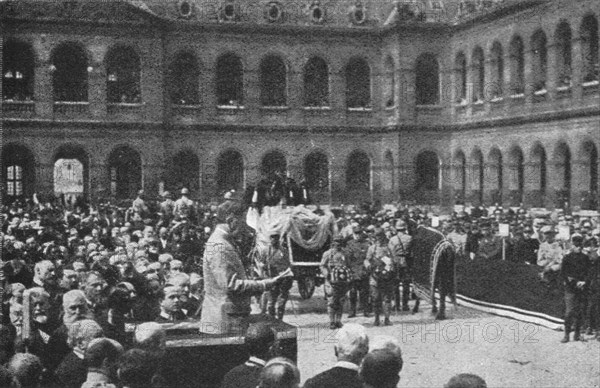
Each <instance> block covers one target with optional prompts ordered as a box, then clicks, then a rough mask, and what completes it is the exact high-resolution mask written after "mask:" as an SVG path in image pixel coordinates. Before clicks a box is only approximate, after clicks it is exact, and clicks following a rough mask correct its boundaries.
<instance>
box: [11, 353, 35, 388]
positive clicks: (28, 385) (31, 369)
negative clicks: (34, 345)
mask: <svg viewBox="0 0 600 388" xmlns="http://www.w3.org/2000/svg"><path fill="white" fill-rule="evenodd" d="M7 366H8V371H9V372H10V373H11V374H12V375H13V376H14V378H15V380H16V381H17V383H18V385H17V386H18V387H19V388H38V387H40V378H41V376H42V370H43V366H42V362H41V361H40V358H39V357H38V356H36V355H34V354H30V353H17V354H15V355H14V356H13V357H12V358H11V359H10V361H9V362H8V365H7Z"/></svg>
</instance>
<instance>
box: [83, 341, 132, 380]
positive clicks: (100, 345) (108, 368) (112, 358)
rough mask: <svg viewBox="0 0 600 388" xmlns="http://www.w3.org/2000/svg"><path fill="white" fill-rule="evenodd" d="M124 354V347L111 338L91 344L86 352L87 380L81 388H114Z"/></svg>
mask: <svg viewBox="0 0 600 388" xmlns="http://www.w3.org/2000/svg"><path fill="white" fill-rule="evenodd" d="M122 353H123V347H122V346H121V345H120V344H119V343H118V342H117V341H114V340H111V339H109V338H98V339H95V340H93V341H92V342H90V344H89V345H88V347H87V349H86V351H85V362H86V364H87V366H88V369H87V378H86V380H85V382H84V383H83V384H82V385H81V388H97V387H104V388H114V387H115V385H114V383H116V382H117V367H118V361H119V358H120V357H121V354H122Z"/></svg>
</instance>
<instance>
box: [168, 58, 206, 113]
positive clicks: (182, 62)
mask: <svg viewBox="0 0 600 388" xmlns="http://www.w3.org/2000/svg"><path fill="white" fill-rule="evenodd" d="M199 77H200V71H199V69H198V63H197V61H196V57H195V56H194V54H192V53H179V54H178V55H177V56H176V57H175V59H174V60H173V62H172V63H171V67H170V69H169V79H170V82H169V83H170V85H169V86H170V96H171V103H172V104H174V105H198V104H199V102H200V99H199V97H198V78H199Z"/></svg>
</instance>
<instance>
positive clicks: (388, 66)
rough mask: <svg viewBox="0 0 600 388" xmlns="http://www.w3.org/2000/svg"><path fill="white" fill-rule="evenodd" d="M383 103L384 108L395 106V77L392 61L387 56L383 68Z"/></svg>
mask: <svg viewBox="0 0 600 388" xmlns="http://www.w3.org/2000/svg"><path fill="white" fill-rule="evenodd" d="M383 72H384V75H383V76H384V79H383V101H384V102H385V107H386V108H391V107H393V106H395V105H396V77H395V66H394V59H393V58H392V57H390V56H388V57H387V58H386V59H385V64H384V68H383Z"/></svg>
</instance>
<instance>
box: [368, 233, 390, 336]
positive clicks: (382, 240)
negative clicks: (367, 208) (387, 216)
mask: <svg viewBox="0 0 600 388" xmlns="http://www.w3.org/2000/svg"><path fill="white" fill-rule="evenodd" d="M374 237H375V244H373V245H371V246H370V247H369V250H368V251H367V258H366V260H365V267H366V268H367V269H368V270H369V273H370V275H371V276H370V278H369V285H370V288H371V301H372V303H373V308H374V310H375V322H374V325H375V326H379V324H380V321H379V317H380V315H381V311H382V307H383V314H384V316H385V321H384V325H386V326H389V325H391V324H392V323H391V322H390V313H391V311H392V298H393V295H394V285H395V284H396V281H395V277H396V271H395V266H394V262H393V259H392V252H391V251H390V248H389V247H388V241H387V238H386V236H385V231H384V230H383V229H381V228H377V229H375V232H374Z"/></svg>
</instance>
